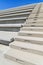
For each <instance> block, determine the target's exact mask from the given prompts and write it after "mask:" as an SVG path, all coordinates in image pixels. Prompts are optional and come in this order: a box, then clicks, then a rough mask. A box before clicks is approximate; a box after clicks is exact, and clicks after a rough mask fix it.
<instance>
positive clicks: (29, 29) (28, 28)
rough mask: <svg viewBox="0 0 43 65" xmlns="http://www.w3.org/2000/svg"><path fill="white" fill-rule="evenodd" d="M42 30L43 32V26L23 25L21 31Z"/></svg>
mask: <svg viewBox="0 0 43 65" xmlns="http://www.w3.org/2000/svg"><path fill="white" fill-rule="evenodd" d="M23 30H24V31H40V32H43V27H23V28H21V31H23Z"/></svg>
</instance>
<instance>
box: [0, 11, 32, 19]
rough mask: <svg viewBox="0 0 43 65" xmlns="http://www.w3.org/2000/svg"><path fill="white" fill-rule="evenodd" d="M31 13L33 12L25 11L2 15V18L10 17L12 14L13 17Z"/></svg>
mask: <svg viewBox="0 0 43 65" xmlns="http://www.w3.org/2000/svg"><path fill="white" fill-rule="evenodd" d="M30 13H31V12H26V13H25V12H23V13H15V14H9V15H3V16H0V18H3V17H5V18H6V17H9V18H10V17H11V16H12V17H13V16H14V17H15V16H20V15H21V16H23V15H29V14H30Z"/></svg>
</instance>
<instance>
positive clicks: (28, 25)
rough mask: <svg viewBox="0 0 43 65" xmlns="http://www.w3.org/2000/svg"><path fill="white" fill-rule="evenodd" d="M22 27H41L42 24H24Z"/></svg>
mask: <svg viewBox="0 0 43 65" xmlns="http://www.w3.org/2000/svg"><path fill="white" fill-rule="evenodd" d="M24 27H43V24H25V25H24Z"/></svg>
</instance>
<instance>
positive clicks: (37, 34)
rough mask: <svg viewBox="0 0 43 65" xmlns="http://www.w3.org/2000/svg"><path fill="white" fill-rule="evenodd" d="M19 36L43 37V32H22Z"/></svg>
mask: <svg viewBox="0 0 43 65" xmlns="http://www.w3.org/2000/svg"><path fill="white" fill-rule="evenodd" d="M18 34H19V35H21V36H30V37H31V36H32V37H43V32H36V31H20V32H19V33H18Z"/></svg>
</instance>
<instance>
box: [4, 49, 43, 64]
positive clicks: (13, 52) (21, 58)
mask: <svg viewBox="0 0 43 65" xmlns="http://www.w3.org/2000/svg"><path fill="white" fill-rule="evenodd" d="M4 55H5V57H6V58H7V59H10V60H12V61H16V62H19V63H21V64H23V65H43V56H41V55H37V54H33V53H30V52H24V51H22V50H17V49H12V48H10V49H9V51H8V52H7V53H5V54H4Z"/></svg>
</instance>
